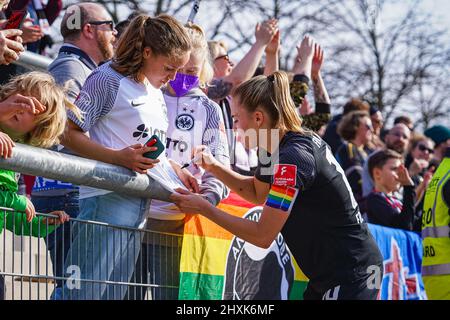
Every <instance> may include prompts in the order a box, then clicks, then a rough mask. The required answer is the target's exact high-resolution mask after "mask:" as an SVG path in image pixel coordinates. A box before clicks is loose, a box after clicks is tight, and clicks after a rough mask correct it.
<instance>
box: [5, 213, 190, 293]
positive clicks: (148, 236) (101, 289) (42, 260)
mask: <svg viewBox="0 0 450 320" xmlns="http://www.w3.org/2000/svg"><path fill="white" fill-rule="evenodd" d="M0 212H3V213H4V214H3V217H2V219H1V220H3V226H4V228H3V230H2V229H0V232H2V236H1V239H0V278H3V280H4V287H3V288H1V286H0V290H1V291H0V297H2V296H3V298H4V299H6V300H50V299H55V300H72V299H77V300H79V299H81V300H84V299H89V300H90V299H102V300H113V299H118V298H117V297H120V298H119V299H125V300H128V299H130V300H149V299H155V298H157V299H176V297H177V296H178V278H171V277H170V276H167V275H170V274H171V269H172V268H177V266H178V261H179V260H180V252H179V248H180V247H181V246H180V243H181V239H182V236H180V235H176V234H169V233H159V232H154V231H148V230H142V229H136V228H127V227H121V226H114V225H111V224H107V223H102V222H96V221H85V220H80V219H71V220H70V221H69V222H66V224H64V225H60V226H59V227H58V228H57V229H56V230H54V231H53V232H47V231H51V228H52V226H51V224H50V219H55V218H57V217H56V216H54V215H50V214H42V213H38V214H37V215H36V218H35V219H38V220H39V219H42V220H40V221H39V223H37V224H34V228H35V229H34V230H33V224H29V223H26V222H24V223H22V224H19V223H17V220H16V219H15V218H16V217H12V216H10V217H8V215H24V213H19V212H14V210H12V209H9V208H3V207H0ZM8 220H9V228H8V229H10V230H6V229H7V225H8ZM19 220H20V219H19ZM11 221H12V224H11ZM36 225H37V227H36ZM64 226H66V227H69V228H65V227H64ZM89 231H91V232H95V233H96V234H97V235H98V237H99V238H100V237H101V236H102V234H104V233H107V234H109V236H108V237H107V239H112V242H106V243H103V242H102V241H99V242H98V243H94V242H93V243H92V246H89V247H88V246H86V247H84V248H78V249H79V250H69V252H68V253H67V256H66V257H63V256H62V255H63V254H64V253H63V252H64V250H62V248H64V247H65V245H67V243H65V238H66V237H65V232H69V235H70V236H69V239H72V240H73V239H74V237H76V236H78V237H80V236H81V237H84V236H86V235H87V232H89ZM58 232H59V233H60V235H62V237H61V239H62V241H61V242H60V241H58V240H57V239H58V238H57V237H56V236H55V235H56V233H58ZM24 233H28V235H25V234H24ZM33 234H34V235H35V236H36V235H40V236H41V237H33V236H32V235H33ZM52 235H54V237H51V236H52ZM130 237H133V238H134V239H135V240H136V241H134V246H133V247H132V248H130V247H129V246H125V247H120V248H119V250H116V249H117V248H116V247H115V246H117V245H120V246H121V245H122V243H123V241H122V239H125V238H130ZM94 239H95V237H94ZM59 246H61V248H60V250H58V247H59ZM155 249H157V250H165V252H162V255H163V256H166V257H167V256H171V255H172V256H173V257H172V259H167V260H166V263H164V265H163V264H162V263H159V262H158V261H157V259H155V257H156V255H157V254H156V253H155V252H156V250H155ZM102 250H107V251H108V250H109V251H111V252H113V253H114V252H120V253H121V254H120V255H119V256H114V258H113V264H114V266H117V265H119V266H120V267H119V268H110V267H111V266H108V265H106V264H105V263H103V262H101V263H98V264H96V265H92V266H91V267H92V269H91V270H88V271H90V272H83V274H86V273H88V274H92V275H97V276H96V277H94V276H93V277H91V278H80V277H79V270H77V268H82V267H83V266H81V265H80V262H82V261H83V259H84V258H87V256H88V255H95V254H97V253H100V252H101V251H102ZM74 252H76V253H74ZM159 254H161V252H158V255H159ZM70 255H71V256H70ZM74 255H75V256H74ZM58 260H59V261H65V262H64V263H62V264H61V263H58V262H57V261H58ZM107 260H108V259H107ZM167 261H168V262H169V263H167ZM55 262H56V264H58V265H59V269H58V268H57V267H56V266H55V265H53V263H55ZM123 265H126V266H127V267H132V268H133V269H134V273H133V275H132V276H131V278H130V279H125V278H124V277H123V275H125V274H128V271H129V270H122V266H123ZM94 268H95V269H97V268H98V270H94ZM108 269H109V270H110V271H109V272H108V271H107V270H108ZM111 270H112V273H111ZM85 271H86V270H85ZM94 271H95V272H94ZM117 279H120V280H119V281H118V280H117Z"/></svg>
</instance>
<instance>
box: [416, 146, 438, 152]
mask: <svg viewBox="0 0 450 320" xmlns="http://www.w3.org/2000/svg"><path fill="white" fill-rule="evenodd" d="M417 147H418V148H419V150H420V151H423V152H425V151H428V152H429V153H434V150H433V149H430V148H428V147H426V146H424V145H423V144H419V145H418V146H417Z"/></svg>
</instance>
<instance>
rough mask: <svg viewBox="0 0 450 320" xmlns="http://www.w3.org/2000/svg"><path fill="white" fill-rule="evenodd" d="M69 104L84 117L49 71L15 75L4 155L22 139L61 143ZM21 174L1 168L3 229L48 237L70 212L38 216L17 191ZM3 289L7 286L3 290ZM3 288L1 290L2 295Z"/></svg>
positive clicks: (8, 96)
mask: <svg viewBox="0 0 450 320" xmlns="http://www.w3.org/2000/svg"><path fill="white" fill-rule="evenodd" d="M66 108H68V109H71V110H72V111H73V112H74V113H75V114H77V115H78V116H79V117H80V113H79V112H78V111H77V108H76V107H75V106H74V105H73V104H71V103H70V102H69V101H68V100H67V99H66V98H65V95H64V91H63V90H62V88H60V87H59V86H58V85H57V84H56V83H55V81H54V79H53V78H52V77H51V76H50V75H48V74H45V73H41V72H30V73H27V74H23V75H20V76H17V77H15V78H14V79H12V80H11V81H10V82H9V83H8V84H7V85H4V86H2V88H1V89H0V156H1V157H3V158H5V159H6V158H9V157H11V155H12V150H13V148H14V146H15V144H14V142H21V143H25V144H29V145H33V146H36V147H44V148H47V147H50V146H52V145H54V144H56V143H58V141H59V140H58V138H59V137H60V136H61V135H62V134H63V132H64V128H65V123H66ZM18 177H19V174H17V173H15V172H13V171H10V170H4V169H0V207H6V208H11V209H13V210H15V211H17V212H13V211H4V210H2V211H0V233H1V232H2V231H3V228H4V227H5V228H6V229H8V230H10V231H12V232H14V233H15V234H16V235H25V236H34V237H45V236H47V235H48V234H49V233H51V232H53V231H54V230H55V229H56V228H57V226H56V225H57V224H62V223H65V222H66V221H68V220H69V216H68V215H67V214H66V213H65V212H63V211H55V212H51V214H53V215H57V216H58V219H53V218H46V217H42V216H40V217H36V216H35V215H36V213H35V209H34V206H33V203H32V202H31V201H30V200H29V199H28V198H27V197H26V196H22V195H18V194H17V190H18V185H17V181H18ZM2 291H3V290H2ZM2 296H3V292H0V297H2Z"/></svg>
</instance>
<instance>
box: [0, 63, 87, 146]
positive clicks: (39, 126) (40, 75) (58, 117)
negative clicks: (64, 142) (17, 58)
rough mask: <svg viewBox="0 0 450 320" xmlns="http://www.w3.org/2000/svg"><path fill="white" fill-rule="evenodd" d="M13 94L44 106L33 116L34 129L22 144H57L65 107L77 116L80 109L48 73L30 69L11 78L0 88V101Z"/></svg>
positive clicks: (61, 129)
mask: <svg viewBox="0 0 450 320" xmlns="http://www.w3.org/2000/svg"><path fill="white" fill-rule="evenodd" d="M14 94H21V95H24V96H31V97H35V98H36V99H37V100H39V102H40V103H42V104H43V105H44V106H45V107H46V109H45V111H44V112H42V113H40V114H38V115H36V117H35V122H36V126H35V128H34V129H33V130H32V131H31V132H29V133H28V134H27V135H26V136H25V137H24V141H23V142H24V143H26V144H29V145H32V146H35V147H42V148H49V147H51V146H53V145H55V144H58V143H59V138H60V137H61V135H62V134H63V133H64V131H65V129H66V123H67V110H70V111H71V112H73V113H74V114H75V116H76V117H77V118H78V119H81V112H80V110H79V109H78V108H77V107H76V106H75V105H74V104H73V103H71V102H70V101H69V100H68V99H67V97H66V90H65V89H64V88H63V87H61V86H59V85H58V84H57V83H56V82H55V79H54V78H53V77H52V76H51V75H50V74H48V73H44V72H38V71H33V72H29V73H25V74H21V75H19V76H16V77H14V78H13V79H11V80H10V81H9V82H8V83H7V84H6V85H3V86H2V87H1V88H0V101H1V100H5V99H7V98H8V97H10V96H12V95H14Z"/></svg>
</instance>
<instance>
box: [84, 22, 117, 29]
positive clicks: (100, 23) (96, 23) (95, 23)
mask: <svg viewBox="0 0 450 320" xmlns="http://www.w3.org/2000/svg"><path fill="white" fill-rule="evenodd" d="M88 23H89V24H92V25H94V26H101V25H103V24H107V25H108V26H109V28H110V29H111V31H113V30H114V21H112V20H102V21H89V22H88Z"/></svg>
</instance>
